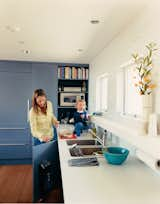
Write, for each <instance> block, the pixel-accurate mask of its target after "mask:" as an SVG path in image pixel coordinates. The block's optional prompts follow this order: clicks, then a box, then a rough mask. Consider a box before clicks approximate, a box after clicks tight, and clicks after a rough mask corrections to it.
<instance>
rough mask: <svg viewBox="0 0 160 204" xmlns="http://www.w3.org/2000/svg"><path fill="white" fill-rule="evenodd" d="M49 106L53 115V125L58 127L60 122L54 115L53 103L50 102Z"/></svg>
mask: <svg viewBox="0 0 160 204" xmlns="http://www.w3.org/2000/svg"><path fill="white" fill-rule="evenodd" d="M48 104H49V110H50V113H51V115H52V124H53V125H54V126H55V127H58V125H59V121H58V120H57V118H56V116H55V115H54V113H53V106H52V103H51V102H50V101H48Z"/></svg>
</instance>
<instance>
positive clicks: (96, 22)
mask: <svg viewBox="0 0 160 204" xmlns="http://www.w3.org/2000/svg"><path fill="white" fill-rule="evenodd" d="M90 22H91V24H98V23H99V20H97V19H95V20H91V21H90Z"/></svg>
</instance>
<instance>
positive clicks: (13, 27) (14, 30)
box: [5, 25, 21, 32]
mask: <svg viewBox="0 0 160 204" xmlns="http://www.w3.org/2000/svg"><path fill="white" fill-rule="evenodd" d="M5 29H6V30H7V31H10V32H19V31H20V30H21V28H20V27H19V26H10V25H7V26H5Z"/></svg>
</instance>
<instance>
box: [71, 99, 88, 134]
mask: <svg viewBox="0 0 160 204" xmlns="http://www.w3.org/2000/svg"><path fill="white" fill-rule="evenodd" d="M76 108H77V111H76V112H75V113H74V115H73V118H74V126H75V129H74V134H75V135H76V136H78V137H79V136H80V134H81V133H82V130H86V129H88V128H89V127H88V125H87V121H88V113H87V111H86V110H85V108H86V103H85V101H84V100H78V101H77V104H76Z"/></svg>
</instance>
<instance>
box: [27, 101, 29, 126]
mask: <svg viewBox="0 0 160 204" xmlns="http://www.w3.org/2000/svg"><path fill="white" fill-rule="evenodd" d="M27 123H29V99H28V100H27Z"/></svg>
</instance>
